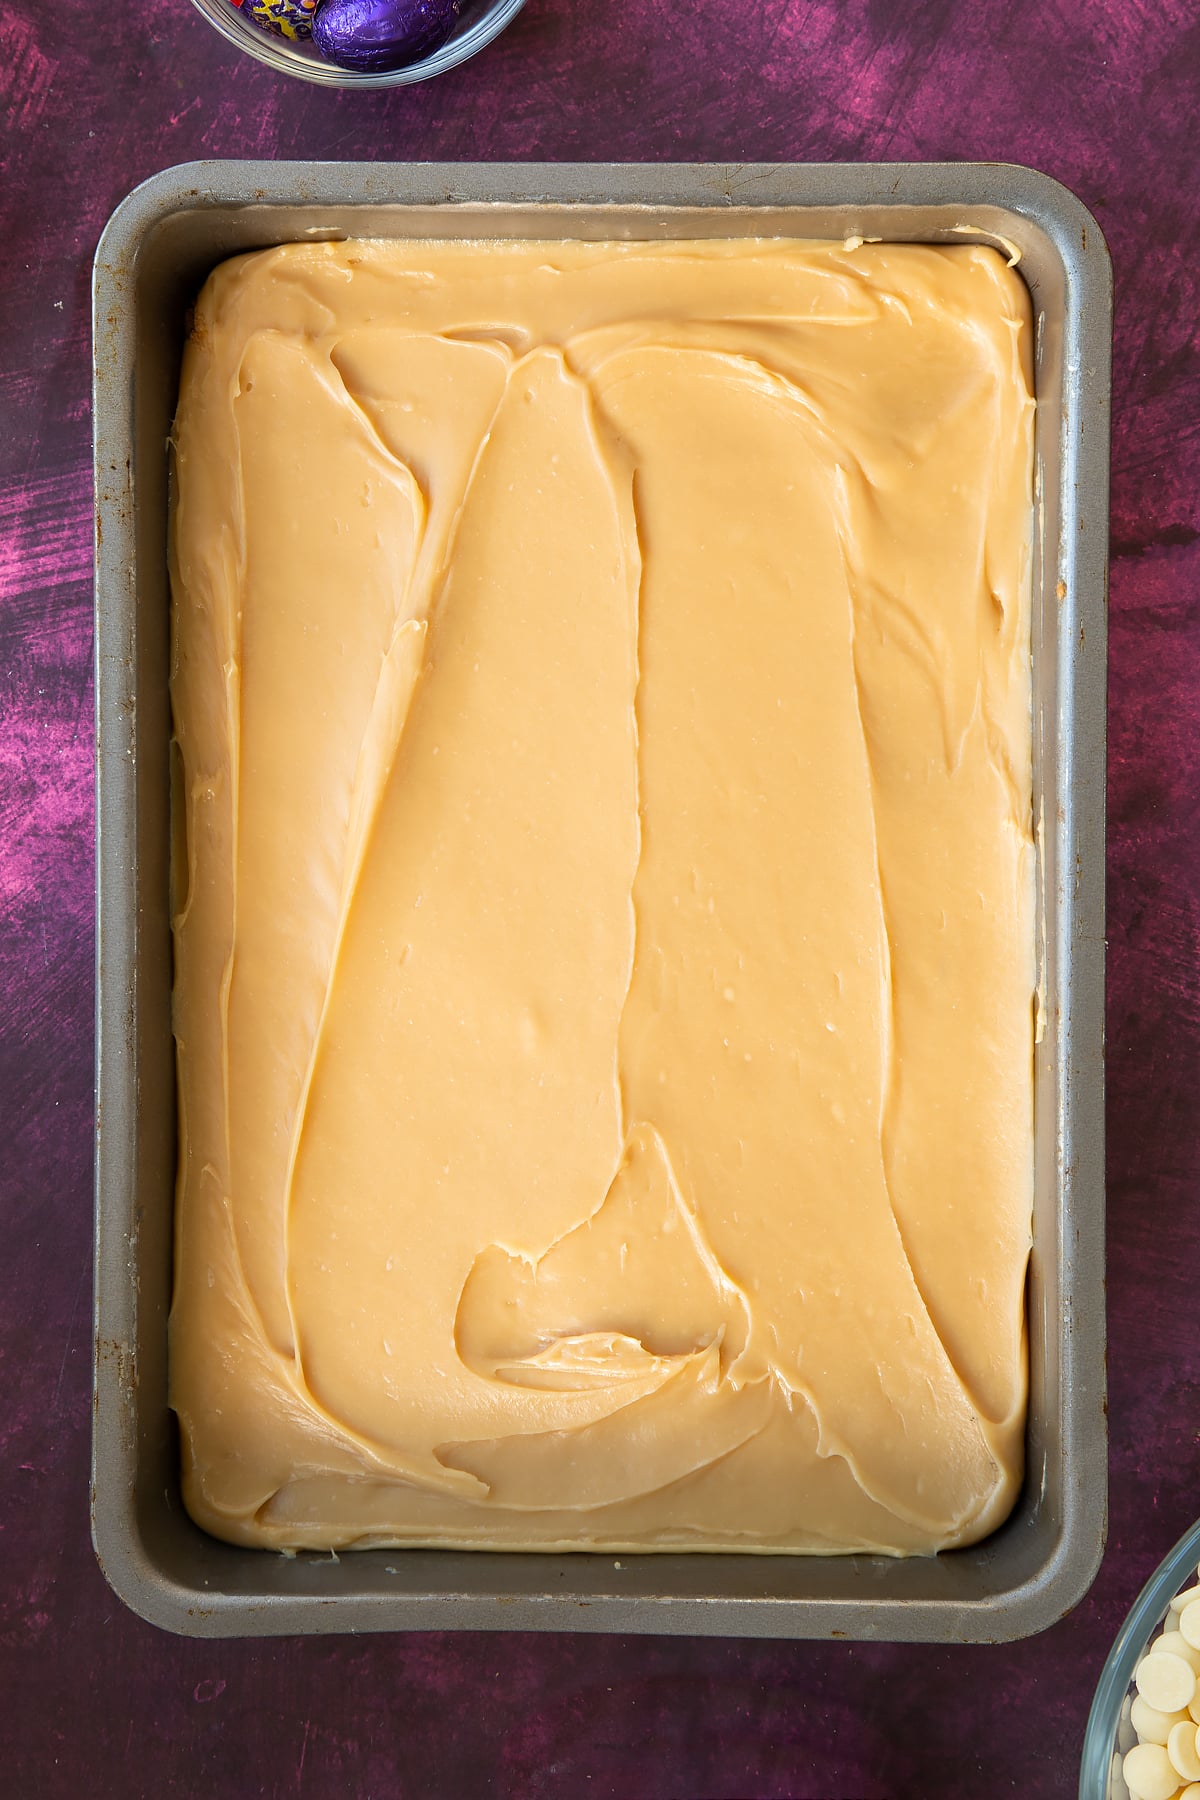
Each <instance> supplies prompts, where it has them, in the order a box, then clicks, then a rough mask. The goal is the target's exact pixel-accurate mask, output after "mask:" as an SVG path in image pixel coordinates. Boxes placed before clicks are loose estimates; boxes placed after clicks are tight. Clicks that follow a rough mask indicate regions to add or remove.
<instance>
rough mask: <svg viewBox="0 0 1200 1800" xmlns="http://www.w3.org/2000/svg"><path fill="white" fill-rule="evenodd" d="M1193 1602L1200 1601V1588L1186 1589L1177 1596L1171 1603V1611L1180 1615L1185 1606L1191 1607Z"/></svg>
mask: <svg viewBox="0 0 1200 1800" xmlns="http://www.w3.org/2000/svg"><path fill="white" fill-rule="evenodd" d="M1193 1600H1200V1587H1189V1588H1184V1590H1183V1592H1182V1594H1176V1596H1175V1598H1174V1599H1173V1600H1172V1602H1171V1611H1172V1612H1173V1613H1175V1614H1176V1615H1178V1614H1179V1613H1181V1612H1182V1611H1183V1609H1184V1607H1185V1606H1190V1605H1191V1604H1192V1601H1193Z"/></svg>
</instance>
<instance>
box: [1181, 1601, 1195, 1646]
mask: <svg viewBox="0 0 1200 1800" xmlns="http://www.w3.org/2000/svg"><path fill="white" fill-rule="evenodd" d="M1179 1633H1180V1636H1181V1637H1183V1638H1186V1640H1187V1642H1188V1643H1189V1644H1190V1645H1191V1646H1192V1648H1193V1649H1198V1648H1200V1600H1193V1601H1192V1603H1191V1605H1190V1606H1185V1607H1184V1608H1183V1611H1182V1612H1181V1613H1180V1615H1179Z"/></svg>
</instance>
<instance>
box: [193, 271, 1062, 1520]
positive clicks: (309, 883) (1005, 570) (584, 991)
mask: <svg viewBox="0 0 1200 1800" xmlns="http://www.w3.org/2000/svg"><path fill="white" fill-rule="evenodd" d="M1030 339H1031V327H1030V317H1029V303H1028V297H1027V294H1026V290H1025V288H1024V286H1023V284H1022V283H1021V281H1020V280H1019V279H1018V277H1017V276H1016V275H1015V274H1014V273H1012V272H1011V271H1010V270H1009V269H1007V268H1006V267H1005V264H1004V262H1003V260H1002V259H1001V258H1000V257H999V256H998V255H996V253H995V252H993V251H991V250H987V249H983V248H979V247H962V246H956V247H953V248H934V247H927V246H894V245H892V246H883V245H863V246H860V247H857V248H854V249H852V250H851V249H844V248H843V247H841V246H837V245H814V244H806V243H797V242H794V241H787V240H741V241H735V240H730V241H714V242H696V243H686V242H673V243H653V244H648V243H622V244H585V243H570V244H563V243H512V244H495V243H488V244H472V243H408V244H405V243H389V244H374V243H350V244H338V245H332V244H316V245H291V246H287V247H284V248H282V249H279V250H273V251H267V252H263V253H261V254H258V255H255V256H251V257H246V258H240V259H238V260H236V261H234V262H231V263H228V264H226V265H224V266H223V267H222V268H220V269H218V270H217V272H216V273H215V274H214V275H213V277H212V278H211V279H210V281H209V283H208V284H207V286H206V288H205V290H204V293H203V295H202V296H201V299H200V302H199V304H198V308H197V313H196V325H195V332H194V335H193V338H192V341H191V343H190V345H189V347H188V350H187V354H186V358H185V365H184V371H183V381H182V394H181V401H180V408H179V415H178V419H177V423H176V433H175V469H176V482H177V494H176V504H175V508H174V514H173V528H172V552H171V553H172V584H173V595H174V667H173V674H172V696H173V704H174V714H175V730H176V737H177V743H178V754H177V757H176V784H175V787H176V798H177V825H178V826H180V827H181V829H180V830H178V832H177V844H178V846H179V854H178V856H177V858H176V863H177V867H176V882H177V890H178V891H177V894H176V915H175V944H176V976H177V979H176V1010H175V1030H176V1038H177V1045H178V1073H179V1101H180V1105H179V1120H180V1169H179V1191H178V1208H177V1240H176V1241H177V1251H176V1289H175V1299H174V1307H173V1312H172V1320H171V1397H172V1404H173V1405H174V1407H175V1408H176V1410H177V1412H178V1414H179V1417H180V1421H181V1425H182V1431H183V1442H184V1461H185V1470H184V1485H185V1495H186V1500H187V1504H188V1506H189V1509H190V1510H191V1512H192V1513H193V1515H194V1517H195V1518H196V1519H197V1520H198V1521H199V1522H200V1523H201V1524H202V1525H204V1526H206V1527H207V1528H208V1529H209V1530H211V1531H214V1532H216V1533H217V1534H218V1535H220V1536H222V1537H226V1538H230V1539H233V1540H235V1541H238V1542H244V1543H251V1544H260V1545H273V1546H277V1547H297V1546H311V1547H314V1548H319V1547H325V1546H336V1547H341V1546H343V1545H351V1544H355V1543H384V1542H387V1543H421V1544H466V1545H478V1546H491V1547H521V1546H527V1547H535V1548H551V1547H558V1546H568V1547H577V1548H579V1547H582V1548H614V1549H615V1548H634V1549H637V1548H642V1549H651V1548H679V1547H683V1548H698V1549H705V1548H725V1547H732V1548H742V1549H750V1550H770V1549H788V1550H807V1551H829V1550H837V1551H844V1550H852V1549H858V1548H873V1549H883V1550H888V1551H892V1552H896V1553H901V1554H904V1553H911V1552H920V1551H929V1550H933V1549H937V1548H939V1547H941V1546H944V1545H950V1544H956V1543H963V1542H969V1541H971V1540H973V1539H975V1538H977V1537H979V1536H981V1535H983V1534H984V1533H986V1532H988V1531H990V1530H991V1529H993V1528H994V1527H995V1525H996V1524H998V1523H999V1521H1000V1520H1001V1519H1002V1518H1003V1516H1004V1515H1005V1513H1006V1512H1007V1511H1008V1509H1009V1507H1010V1506H1011V1504H1012V1501H1013V1499H1014V1497H1015V1492H1016V1489H1017V1486H1018V1485H1019V1482H1020V1477H1021V1470H1022V1444H1023V1429H1024V1408H1025V1391H1026V1374H1025V1337H1024V1315H1023V1289H1024V1278H1025V1265H1026V1259H1027V1254H1028V1248H1029V1238H1030V1215H1031V1205H1032V1180H1033V1177H1032V1164H1033V1157H1032V1108H1033V1100H1032V1088H1033V1082H1032V1054H1033V992H1034V980H1035V975H1034V949H1033V910H1034V909H1033V875H1034V849H1033V834H1032V816H1031V815H1032V806H1031V749H1030V565H1031V523H1032V496H1031V480H1032V431H1033V401H1032V398H1031V391H1030V357H1031V344H1030Z"/></svg>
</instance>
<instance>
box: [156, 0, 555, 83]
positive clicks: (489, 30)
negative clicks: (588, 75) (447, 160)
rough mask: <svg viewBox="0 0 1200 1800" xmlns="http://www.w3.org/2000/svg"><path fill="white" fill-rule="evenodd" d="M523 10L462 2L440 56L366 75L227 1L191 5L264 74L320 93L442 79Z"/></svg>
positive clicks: (508, 0) (492, 1) (199, 0)
mask: <svg viewBox="0 0 1200 1800" xmlns="http://www.w3.org/2000/svg"><path fill="white" fill-rule="evenodd" d="M524 4H525V0H463V8H462V17H461V18H460V20H459V21H458V24H457V25H456V26H455V27H454V31H453V33H452V35H451V36H450V37H449V38H447V40H446V42H445V43H444V44H443V45H442V47H441V49H440V50H435V51H434V52H433V53H432V55H430V56H423V57H422V58H421V59H420V60H419V61H418V62H414V63H409V65H408V67H407V68H404V69H385V70H375V71H372V72H370V73H367V72H365V71H363V70H361V69H343V68H340V67H339V66H338V64H337V63H331V62H326V61H325V59H324V57H321V56H318V55H317V52H316V51H315V50H314V49H313V47H312V45H311V44H310V43H307V42H304V41H298V42H295V43H293V42H292V41H290V40H289V39H288V38H282V37H275V36H274V35H273V34H272V33H271V32H269V31H262V30H260V29H259V27H258V26H257V25H253V24H251V22H250V20H249V19H247V18H246V17H245V16H244V14H243V13H242V12H241V11H239V10H238V8H236V7H234V6H232V5H231V4H230V0H192V5H193V6H194V7H195V8H196V11H197V12H200V13H203V14H204V17H205V18H206V19H207V20H208V22H209V24H210V25H212V26H214V27H215V28H216V30H217V31H219V32H220V33H221V36H222V37H223V38H228V40H229V42H230V43H231V44H236V45H237V47H238V49H239V50H244V51H245V52H246V54H247V55H248V56H253V57H255V58H256V59H257V60H258V61H259V62H261V63H266V65H267V67H268V68H269V69H277V70H278V71H279V73H280V74H282V75H294V76H296V78H297V79H298V80H299V81H315V82H316V83H317V84H318V86H320V87H346V88H383V87H404V86H406V85H407V84H408V83H409V82H412V81H428V80H429V78H430V76H431V75H443V74H445V72H446V70H447V69H453V68H456V67H457V65H458V64H459V63H462V62H466V61H467V59H468V57H471V56H476V55H478V53H479V51H480V50H482V49H483V48H484V47H485V46H486V45H487V44H490V43H491V41H492V39H493V38H496V37H499V35H500V33H501V32H502V31H503V30H504V27H505V26H506V25H508V24H509V23H511V21H512V20H513V19H514V18H515V17H516V16H517V14H518V13H519V12H520V10H521V8H522V6H524Z"/></svg>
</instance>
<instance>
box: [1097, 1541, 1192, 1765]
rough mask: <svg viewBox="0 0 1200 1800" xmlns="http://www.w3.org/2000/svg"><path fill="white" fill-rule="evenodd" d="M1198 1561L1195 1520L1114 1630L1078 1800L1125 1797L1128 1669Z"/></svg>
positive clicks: (1129, 1744) (1131, 1736) (1130, 1741)
mask: <svg viewBox="0 0 1200 1800" xmlns="http://www.w3.org/2000/svg"><path fill="white" fill-rule="evenodd" d="M1198 1561H1200V1522H1197V1523H1196V1524H1195V1525H1193V1526H1192V1528H1191V1530H1190V1531H1188V1532H1186V1533H1185V1534H1184V1536H1183V1537H1181V1538H1180V1540H1179V1542H1178V1543H1177V1544H1176V1546H1175V1548H1174V1549H1173V1550H1172V1551H1170V1552H1169V1554H1168V1555H1167V1556H1165V1557H1164V1558H1163V1560H1162V1562H1160V1563H1159V1565H1158V1567H1157V1569H1155V1571H1154V1573H1153V1575H1152V1576H1151V1577H1150V1579H1149V1581H1148V1582H1147V1583H1146V1585H1145V1587H1144V1588H1143V1589H1142V1591H1141V1593H1140V1594H1139V1595H1138V1597H1137V1599H1136V1600H1135V1601H1134V1603H1133V1605H1132V1606H1131V1607H1130V1609H1129V1613H1128V1615H1127V1617H1126V1620H1125V1623H1124V1624H1123V1625H1122V1627H1121V1629H1120V1631H1119V1632H1118V1633H1117V1637H1116V1642H1115V1643H1114V1644H1113V1647H1112V1649H1111V1650H1110V1651H1109V1653H1108V1660H1107V1662H1106V1663H1105V1665H1104V1668H1103V1669H1102V1670H1101V1672H1100V1680H1099V1682H1098V1683H1097V1685H1096V1695H1095V1698H1094V1699H1093V1701H1092V1710H1091V1712H1090V1713H1089V1715H1088V1722H1087V1730H1086V1731H1085V1733H1084V1737H1083V1761H1082V1764H1081V1766H1080V1771H1079V1800H1129V1789H1128V1787H1127V1786H1126V1784H1125V1778H1124V1776H1123V1775H1122V1773H1121V1763H1122V1759H1123V1758H1124V1756H1125V1754H1126V1752H1127V1751H1129V1750H1131V1749H1132V1748H1133V1746H1134V1744H1136V1743H1137V1741H1138V1740H1137V1733H1136V1732H1135V1731H1134V1728H1133V1724H1132V1722H1131V1720H1130V1716H1129V1715H1130V1708H1131V1706H1132V1704H1133V1700H1134V1696H1135V1694H1136V1692H1137V1690H1136V1689H1135V1687H1134V1685H1133V1673H1134V1670H1135V1669H1136V1668H1137V1666H1138V1664H1139V1663H1140V1661H1141V1659H1142V1656H1143V1654H1144V1653H1145V1650H1146V1646H1147V1644H1148V1643H1149V1642H1150V1639H1151V1638H1152V1637H1154V1636H1155V1635H1156V1634H1157V1632H1158V1628H1159V1626H1160V1625H1161V1624H1162V1623H1163V1621H1164V1619H1165V1618H1166V1616H1167V1613H1168V1612H1169V1611H1170V1607H1171V1601H1172V1600H1173V1599H1174V1598H1175V1596H1176V1594H1178V1593H1181V1592H1182V1591H1183V1590H1184V1589H1185V1588H1189V1587H1194V1586H1195V1585H1196V1583H1197V1562H1198ZM1186 1786H1187V1782H1186V1781H1185V1780H1184V1778H1183V1777H1182V1776H1181V1777H1180V1779H1179V1787H1180V1788H1181V1789H1182V1788H1186Z"/></svg>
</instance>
